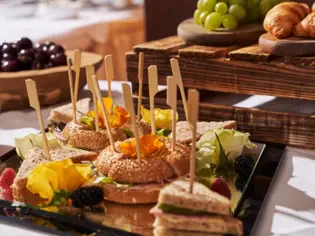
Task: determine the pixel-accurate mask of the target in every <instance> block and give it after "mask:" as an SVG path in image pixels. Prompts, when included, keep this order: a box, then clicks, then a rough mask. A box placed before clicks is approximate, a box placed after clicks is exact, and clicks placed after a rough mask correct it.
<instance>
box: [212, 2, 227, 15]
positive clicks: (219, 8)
mask: <svg viewBox="0 0 315 236" xmlns="http://www.w3.org/2000/svg"><path fill="white" fill-rule="evenodd" d="M215 11H216V12H217V13H219V14H221V15H224V14H225V13H227V11H228V6H227V5H226V3H224V2H218V3H217V4H216V5H215Z"/></svg>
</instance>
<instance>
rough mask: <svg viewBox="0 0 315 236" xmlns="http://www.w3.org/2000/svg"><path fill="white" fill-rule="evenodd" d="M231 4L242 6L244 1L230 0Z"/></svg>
mask: <svg viewBox="0 0 315 236" xmlns="http://www.w3.org/2000/svg"><path fill="white" fill-rule="evenodd" d="M232 5H240V6H244V5H245V1H244V0H230V6H232Z"/></svg>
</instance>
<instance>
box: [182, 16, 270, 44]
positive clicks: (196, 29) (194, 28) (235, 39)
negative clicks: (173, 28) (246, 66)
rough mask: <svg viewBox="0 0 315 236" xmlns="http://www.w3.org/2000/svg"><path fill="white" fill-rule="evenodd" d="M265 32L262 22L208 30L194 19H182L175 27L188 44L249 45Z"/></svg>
mask: <svg viewBox="0 0 315 236" xmlns="http://www.w3.org/2000/svg"><path fill="white" fill-rule="evenodd" d="M264 32H265V30H264V28H263V26H262V24H258V23H255V24H244V25H240V26H239V27H238V28H237V29H235V30H227V29H224V28H219V29H217V30H215V31H210V30H207V29H205V28H204V27H202V26H200V25H198V24H196V23H195V21H194V19H192V18H190V19H187V20H184V21H183V22H182V23H180V24H179V26H178V28H177V34H178V36H179V37H181V38H182V39H183V40H185V41H186V42H187V43H188V44H197V45H206V46H231V45H235V44H239V45H251V44H253V43H257V41H258V39H259V37H260V35H261V34H263V33H264Z"/></svg>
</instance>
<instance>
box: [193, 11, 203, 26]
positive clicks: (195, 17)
mask: <svg viewBox="0 0 315 236" xmlns="http://www.w3.org/2000/svg"><path fill="white" fill-rule="evenodd" d="M201 13H202V11H200V10H198V9H197V10H196V11H195V13H194V20H195V22H196V23H197V24H198V25H201V22H200V15H201Z"/></svg>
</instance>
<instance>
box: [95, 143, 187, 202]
mask: <svg viewBox="0 0 315 236" xmlns="http://www.w3.org/2000/svg"><path fill="white" fill-rule="evenodd" d="M160 141H162V142H163V143H164V146H163V147H162V148H161V149H160V150H159V151H157V152H156V153H154V154H153V155H152V156H150V157H147V158H142V159H141V160H138V159H137V158H131V157H126V156H124V155H123V154H121V153H119V151H118V152H112V151H111V149H110V148H107V149H105V150H104V151H103V152H101V153H100V155H99V157H98V159H97V160H96V162H95V164H96V168H97V170H98V172H99V173H101V174H102V175H106V176H108V177H109V178H110V179H112V180H113V181H115V182H118V183H126V184H134V186H132V187H128V188H121V187H119V186H117V185H115V184H105V183H102V184H101V186H102V187H103V189H104V198H105V199H106V200H109V201H114V202H119V203H124V204H140V203H142V204H145V203H155V202H157V198H158V195H159V191H160V189H161V188H162V187H163V186H164V184H163V183H165V180H169V179H170V178H176V177H178V176H183V175H185V174H187V173H188V172H189V157H190V150H189V148H188V147H187V146H186V145H184V144H180V143H177V144H176V148H175V151H174V152H173V151H172V144H171V142H170V141H169V140H168V139H165V138H160ZM120 143H121V142H119V141H118V142H116V143H115V146H116V150H119V145H120Z"/></svg>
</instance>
